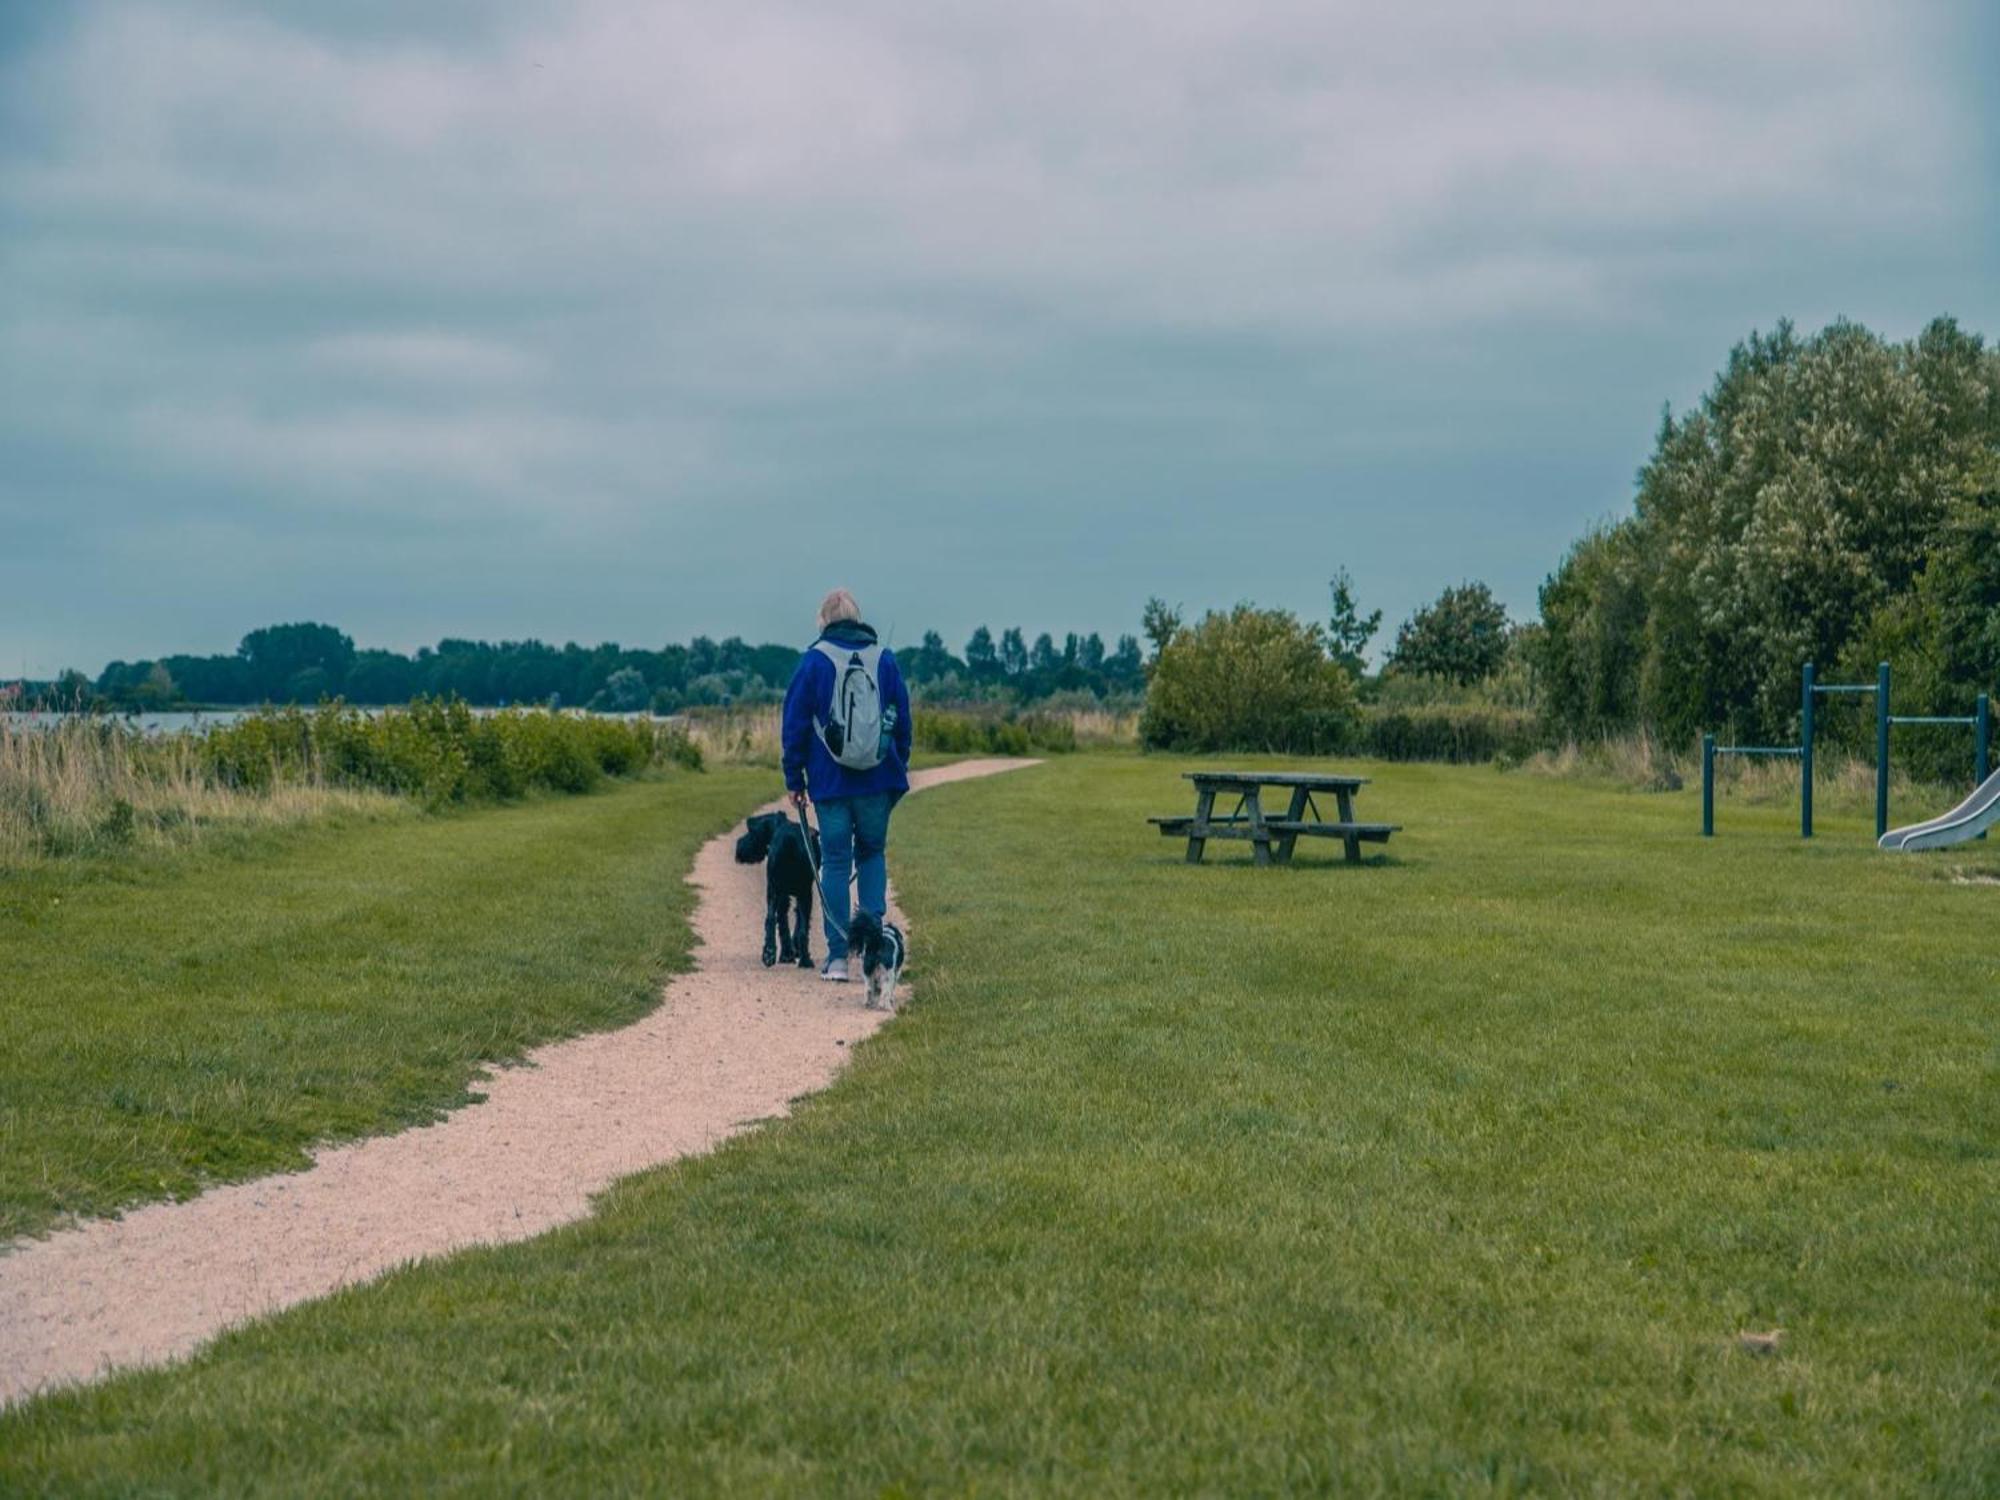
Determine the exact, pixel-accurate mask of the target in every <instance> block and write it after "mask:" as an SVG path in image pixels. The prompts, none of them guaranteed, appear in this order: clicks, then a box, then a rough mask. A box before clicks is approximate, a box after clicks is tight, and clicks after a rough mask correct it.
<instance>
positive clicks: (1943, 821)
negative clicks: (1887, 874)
mask: <svg viewBox="0 0 2000 1500" xmlns="http://www.w3.org/2000/svg"><path fill="white" fill-rule="evenodd" d="M1995 823H2000V771H1996V772H1994V773H1993V774H1992V775H1991V776H1989V777H1987V778H1986V779H1985V780H1984V781H1982V782H1980V783H1979V787H1978V789H1977V790H1976V791H1974V792H1973V794H1972V795H1971V796H1970V797H1967V798H1966V799H1965V800H1964V801H1963V802H1961V803H1959V804H1958V806H1956V807H1954V808H1953V809H1952V810H1951V811H1950V812H1948V813H1946V814H1945V815H1944V816H1943V817H1941V818H1932V819H1931V820H1930V821H1929V822H1928V823H1912V824H1910V826H1909V827H1907V828H1891V829H1890V830H1889V831H1888V832H1887V833H1885V834H1883V835H1882V839H1881V847H1882V848H1884V849H1900V850H1902V851H1903V852H1904V853H1905V854H1915V853H1917V852H1918V851H1920V850H1923V849H1942V848H1944V847H1945V846H1946V845H1947V844H1962V843H1964V842H1965V841H1966V840H1967V839H1976V838H1978V837H1979V835H1980V834H1982V833H1984V832H1985V831H1986V830H1987V829H1988V828H1990V827H1992V826H1993V825H1994V824H1995Z"/></svg>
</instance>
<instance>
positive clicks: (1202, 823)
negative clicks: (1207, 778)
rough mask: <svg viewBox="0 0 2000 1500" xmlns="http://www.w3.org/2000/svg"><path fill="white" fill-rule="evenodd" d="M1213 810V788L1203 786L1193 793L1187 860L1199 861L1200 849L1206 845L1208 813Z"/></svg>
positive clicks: (1196, 862)
mask: <svg viewBox="0 0 2000 1500" xmlns="http://www.w3.org/2000/svg"><path fill="white" fill-rule="evenodd" d="M1214 810H1215V788H1214V787H1212V786H1205V787H1203V788H1201V789H1200V790H1199V791H1198V792H1196V793H1195V797H1194V822H1193V823H1192V824H1191V825H1189V827H1188V852H1187V862H1188V863H1189V864H1191V865H1198V864H1200V863H1201V851H1202V850H1204V849H1206V848H1207V847H1208V815H1209V814H1210V813H1211V812H1213V811H1214Z"/></svg>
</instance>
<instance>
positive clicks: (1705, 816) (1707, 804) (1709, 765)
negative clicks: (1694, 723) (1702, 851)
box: [1701, 734, 1715, 839]
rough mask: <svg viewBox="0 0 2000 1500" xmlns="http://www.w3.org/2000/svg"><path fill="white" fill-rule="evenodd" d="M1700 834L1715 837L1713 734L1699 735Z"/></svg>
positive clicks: (1704, 836) (1708, 837) (1707, 837)
mask: <svg viewBox="0 0 2000 1500" xmlns="http://www.w3.org/2000/svg"><path fill="white" fill-rule="evenodd" d="M1701 836H1702V837H1703V838H1705V839H1712V838H1714V837H1715V736H1714V735H1712V734H1705V735H1703V736H1702V737H1701Z"/></svg>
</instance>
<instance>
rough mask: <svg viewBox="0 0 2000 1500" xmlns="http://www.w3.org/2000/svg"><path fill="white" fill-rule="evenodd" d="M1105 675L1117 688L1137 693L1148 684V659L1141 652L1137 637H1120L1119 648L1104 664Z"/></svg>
mask: <svg viewBox="0 0 2000 1500" xmlns="http://www.w3.org/2000/svg"><path fill="white" fill-rule="evenodd" d="M1104 675H1105V676H1106V677H1107V678H1108V679H1110V681H1111V683H1112V685H1113V686H1115V687H1119V688H1123V689H1124V690H1125V691H1127V692H1137V691H1138V690H1139V689H1140V688H1141V687H1144V686H1145V683H1146V659H1145V657H1144V656H1143V655H1141V654H1140V651H1139V638H1138V637H1137V636H1136V635H1121V636H1119V637H1118V647H1117V649H1116V650H1114V651H1113V652H1112V653H1111V655H1110V657H1109V659H1108V660H1106V662H1105V663H1104Z"/></svg>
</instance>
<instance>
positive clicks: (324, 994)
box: [0, 772, 771, 1237]
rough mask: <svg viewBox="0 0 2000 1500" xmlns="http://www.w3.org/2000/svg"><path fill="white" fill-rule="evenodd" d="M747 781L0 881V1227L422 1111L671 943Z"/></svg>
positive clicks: (720, 777)
mask: <svg viewBox="0 0 2000 1500" xmlns="http://www.w3.org/2000/svg"><path fill="white" fill-rule="evenodd" d="M770 785H771V779H770V777H769V776H768V775H759V774H746V773H742V772H717V773H712V774H710V775H707V776H699V777H696V776H685V775H682V776H674V777H670V778H667V779H664V780H650V781H644V782H639V783H626V784H621V785H616V786H615V787H613V788H611V789H607V790H606V791H604V792H602V793H600V794H598V795H594V796H589V797H569V798H552V799H549V800H544V801H536V802H532V803H528V804H525V805H521V806H517V807H511V808H504V809H497V810H486V811H480V812H474V813H466V814H462V815H457V816H453V817H449V818H443V819H421V818H415V817H408V818H402V819H397V820H394V821H389V822H376V823H371V824H359V825H357V824H348V825H345V826H331V827H325V828H318V829H314V830H311V831H308V832H300V833H295V834H290V835H283V836H267V837H266V838H264V839H263V840H262V841H261V842H259V841H255V840H253V841H252V847H251V848H249V849H248V850H243V849H238V850H236V851H235V852H233V853H230V852H221V853H213V854H189V855H185V856H182V857H178V858H160V859H155V860H152V861H150V862H134V863H132V864H130V865H126V866H117V865H112V866H96V867H94V868H93V869H90V870H87V871H85V870H76V869H68V868H62V867H46V868H44V869H42V870H40V871H38V872H35V873H33V874H32V875H29V876H20V875H16V876H15V877H14V878H12V879H8V880H5V881H0V976H4V982H5V985H6V1002H5V1003H4V1004H0V1237H5V1236H7V1235H11V1234H18V1233H20V1232H22V1231H24V1230H33V1229H37V1228H41V1227H44V1226H46V1225H47V1224H48V1223H49V1222H51V1221H52V1220H53V1219H55V1218H56V1217H58V1216H60V1215H62V1214H64V1213H79V1212H80V1213H101V1212H105V1211H108V1210H110V1209H113V1208H115V1207H118V1206H119V1205H122V1204H126V1203H131V1202H134V1201H138V1200H142V1199H146V1198H157V1197H161V1196H166V1195H170V1194H182V1193H186V1192H188V1191H190V1190H191V1189H193V1188H195V1187H196V1186H198V1185H199V1183H200V1182H202V1181H203V1180H206V1179H232V1178H242V1177H248V1176H253V1175H255V1174H257V1173H260V1172H269V1171H275V1170H280V1169H284V1168H289V1167H295V1166H299V1165H302V1164H303V1162H304V1159H305V1158H304V1152H305V1148H306V1147H307V1146H308V1145H309V1144H311V1143H312V1142H313V1141H315V1140H318V1139H322V1138H325V1137H329V1136H347V1135H359V1134H366V1133H369V1132H373V1131H380V1130H385V1129H390V1128H393V1127H396V1126H398V1125H404V1124H409V1123H411V1122H414V1121H422V1120H427V1119H430V1118H433V1117H434V1116H435V1115H436V1113H437V1112H438V1111H439V1110H441V1109H445V1108H448V1107H450V1106H452V1105H455V1104H459V1103H463V1102H464V1101H465V1099H466V1097H467V1094H466V1085H467V1083H468V1081H469V1080H470V1078H471V1077H472V1074H473V1072H474V1070H475V1069H476V1068H477V1067H478V1066H479V1064H481V1063H482V1062H487V1061H491V1060H495V1059H508V1058H512V1057H516V1056H518V1055H519V1054H520V1053H521V1052H522V1051H524V1050H525V1049H526V1048H528V1047H531V1046H533V1045H534V1044H536V1043H537V1042H541V1041H544V1040H546V1039H548V1038H550V1037H554V1036H559V1035H563V1034H566V1033H570V1032H575V1031H580V1030H588V1029H592V1028H597V1027H604V1026H612V1025H616V1024H619V1023H620V1022H622V1021H625V1020H628V1019H630V1018H631V1017H633V1016H636V1015H638V1014H641V1013H642V1012H643V1011H644V1010H645V1009H646V1008H647V1007H648V1006H649V1005H650V1004H652V1002H653V998H654V996H655V995H656V993H657V986H658V982H659V979H660V977H661V975H662V974H663V973H664V972H665V971H667V970H668V969H670V968H672V967H674V966H676V965H678V964H679V963H680V962H681V961H682V959H683V958H684V956H685V954H686V949H687V928H686V923H685V918H686V913H687V911H688V909H689V906H690V904H691V893H690V892H689V890H688V888H687V887H686V886H685V885H684V884H683V882H682V880H681V876H682V875H683V874H684V873H685V871H686V868H687V864H688V861H689V859H690V857H691V856H692V853H693V850H694V848H695V846H696V845H697V844H698V843H699V842H700V841H701V840H702V839H703V838H705V837H707V836H708V835H710V834H712V833H714V832H716V831H718V830H719V829H721V828H723V827H725V826H726V825H727V824H728V823H729V821H730V820H731V819H732V818H733V817H735V816H737V815H739V814H740V813H741V812H742V810H743V809H744V808H745V807H746V806H748V805H750V804H751V803H752V802H753V801H754V800H755V799H756V798H757V796H758V795H759V794H760V793H763V792H766V791H768V789H769V787H770Z"/></svg>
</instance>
